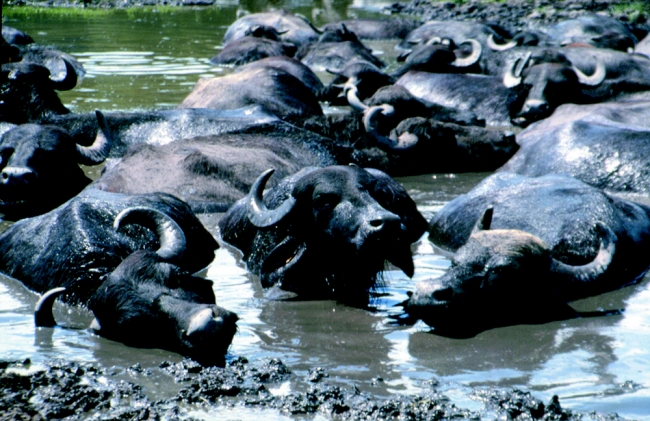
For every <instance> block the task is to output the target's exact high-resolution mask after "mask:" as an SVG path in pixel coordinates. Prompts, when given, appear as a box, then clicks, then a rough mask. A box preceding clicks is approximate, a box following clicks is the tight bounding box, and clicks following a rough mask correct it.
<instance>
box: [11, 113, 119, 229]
mask: <svg viewBox="0 0 650 421" xmlns="http://www.w3.org/2000/svg"><path fill="white" fill-rule="evenodd" d="M96 119H97V120H98V121H99V122H100V124H99V126H100V128H101V129H102V130H98V131H97V132H96V134H97V137H96V140H95V142H94V143H93V144H92V145H91V146H81V145H79V144H77V143H75V142H74V140H73V139H72V137H71V136H70V135H69V134H68V133H67V132H65V131H64V130H62V129H60V128H58V127H55V126H40V125H36V124H24V125H20V126H16V127H14V128H13V129H11V130H9V131H7V132H6V133H4V135H3V136H2V138H1V139H0V213H2V214H3V215H4V217H5V218H8V219H18V218H24V217H27V216H33V215H38V214H41V213H43V212H47V211H49V210H51V209H54V208H55V207H57V206H59V205H60V204H62V203H63V202H65V201H66V200H68V199H70V198H71V197H73V196H74V195H76V194H77V193H79V192H80V191H81V190H83V188H84V187H85V186H86V185H88V184H89V183H90V181H91V180H90V179H89V178H88V177H87V176H86V175H85V174H84V172H83V170H82V169H81V168H80V167H79V164H84V165H97V164H99V163H101V162H103V161H104V160H105V159H106V157H107V156H108V152H109V150H110V147H111V142H110V140H109V138H107V136H106V134H105V133H106V123H105V120H104V118H103V116H102V114H101V113H99V112H98V113H97V117H96ZM109 136H110V135H109Z"/></svg>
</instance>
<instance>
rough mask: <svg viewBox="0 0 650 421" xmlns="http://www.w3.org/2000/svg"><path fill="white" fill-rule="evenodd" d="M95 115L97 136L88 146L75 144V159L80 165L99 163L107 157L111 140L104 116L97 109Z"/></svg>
mask: <svg viewBox="0 0 650 421" xmlns="http://www.w3.org/2000/svg"><path fill="white" fill-rule="evenodd" d="M95 115H96V116H97V137H95V141H94V142H93V144H92V145H90V146H81V145H79V144H78V145H77V161H78V162H79V163H80V164H82V165H97V164H101V163H102V162H104V161H105V160H106V158H108V153H109V152H110V150H111V146H112V144H113V140H112V137H111V132H110V130H109V128H108V123H107V122H106V117H105V116H104V114H102V113H101V111H99V110H95Z"/></svg>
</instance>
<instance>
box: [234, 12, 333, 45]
mask: <svg viewBox="0 0 650 421" xmlns="http://www.w3.org/2000/svg"><path fill="white" fill-rule="evenodd" d="M255 27H270V28H273V29H275V30H276V31H277V33H278V34H280V38H281V39H282V40H283V41H285V42H290V43H292V44H294V45H295V46H297V47H298V48H300V46H302V45H305V44H309V43H311V42H314V41H316V40H317V39H318V36H319V35H320V31H318V30H317V29H316V28H314V26H313V25H312V24H311V23H310V22H309V21H308V20H307V19H305V18H304V17H302V16H300V15H296V14H293V13H290V12H288V11H286V10H281V11H277V12H263V13H252V14H250V15H246V16H243V17H241V18H239V19H237V20H236V21H235V22H233V24H232V25H230V27H228V30H227V31H226V34H225V35H224V37H223V44H224V45H227V44H228V43H230V42H232V41H234V40H236V39H238V38H242V37H244V36H246V33H247V32H250V30H251V29H252V28H255Z"/></svg>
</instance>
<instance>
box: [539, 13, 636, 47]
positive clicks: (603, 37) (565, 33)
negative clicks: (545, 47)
mask: <svg viewBox="0 0 650 421" xmlns="http://www.w3.org/2000/svg"><path fill="white" fill-rule="evenodd" d="M545 32H546V33H547V34H548V35H549V39H548V43H549V44H550V45H569V44H576V43H580V44H589V45H593V46H594V47H599V48H609V49H614V50H619V51H624V52H627V51H628V50H629V49H634V46H635V45H636V43H637V42H638V40H637V38H636V36H635V35H634V34H633V33H632V31H630V28H629V27H628V26H627V25H626V24H625V22H623V21H621V20H620V19H617V18H614V17H611V16H603V15H597V14H588V15H583V16H579V17H577V18H575V19H567V20H564V21H561V22H558V23H556V24H555V25H551V26H549V27H548V28H546V30H545Z"/></svg>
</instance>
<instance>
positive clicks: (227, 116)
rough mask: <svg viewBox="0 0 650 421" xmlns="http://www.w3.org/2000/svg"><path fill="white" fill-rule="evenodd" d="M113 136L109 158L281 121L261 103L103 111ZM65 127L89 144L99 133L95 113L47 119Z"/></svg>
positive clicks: (46, 122) (73, 135)
mask: <svg viewBox="0 0 650 421" xmlns="http://www.w3.org/2000/svg"><path fill="white" fill-rule="evenodd" d="M103 115H104V117H105V120H106V125H107V127H108V133H109V134H110V138H111V150H110V153H109V158H120V157H122V156H123V155H124V153H125V152H126V151H127V149H128V148H129V147H130V146H133V145H140V144H148V145H166V144H168V143H171V142H174V141H177V140H182V139H188V138H192V137H197V136H211V135H222V134H227V133H233V132H241V131H243V130H246V129H249V128H251V127H257V126H261V125H264V124H268V123H272V122H276V121H278V118H277V117H276V116H274V115H271V114H269V113H267V112H264V111H263V110H262V108H261V107H260V106H258V105H250V106H247V107H242V108H238V109H234V110H214V109H209V108H187V109H175V110H160V111H133V112H107V113H103ZM45 124H51V125H55V126H58V127H61V128H63V129H65V130H66V131H67V132H68V133H69V134H70V135H71V136H72V137H73V139H74V140H75V142H76V143H79V144H88V143H90V142H91V141H92V139H93V138H94V137H95V134H96V133H97V129H98V128H97V118H96V117H95V115H94V114H89V113H83V114H80V113H74V114H67V115H63V116H56V117H52V118H48V119H46V120H45Z"/></svg>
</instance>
